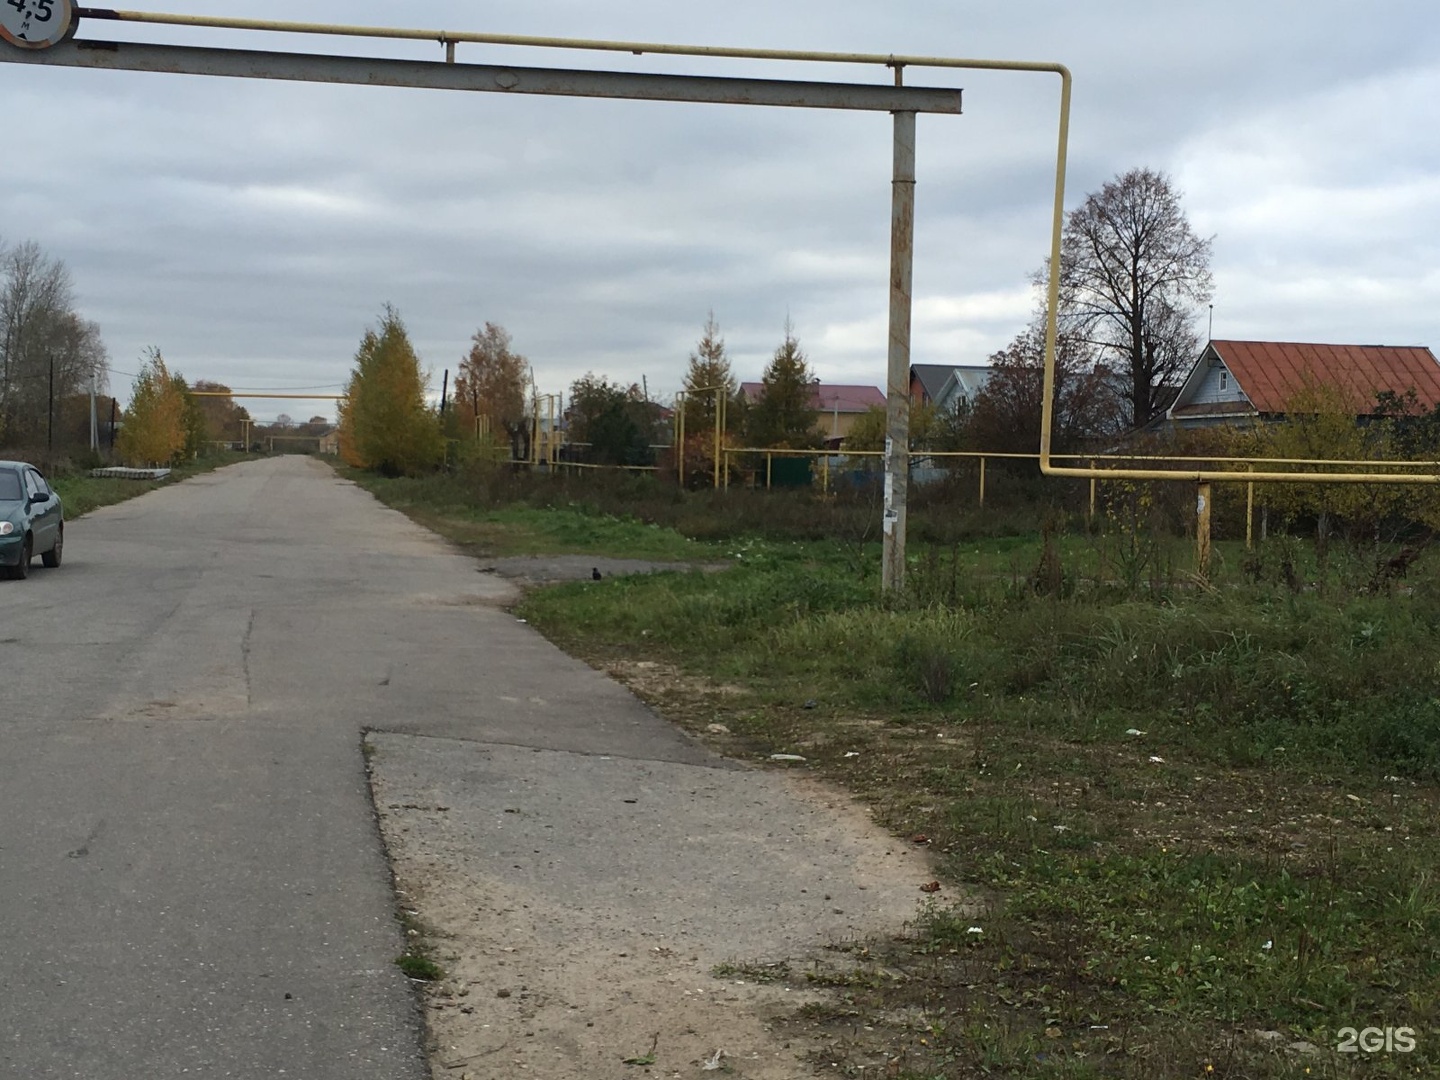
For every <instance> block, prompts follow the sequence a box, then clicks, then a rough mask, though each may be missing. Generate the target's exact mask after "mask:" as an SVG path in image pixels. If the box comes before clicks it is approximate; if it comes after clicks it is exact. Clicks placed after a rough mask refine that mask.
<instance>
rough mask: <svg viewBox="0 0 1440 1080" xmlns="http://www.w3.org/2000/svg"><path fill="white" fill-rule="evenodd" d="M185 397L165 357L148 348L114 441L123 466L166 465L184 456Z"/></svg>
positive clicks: (185, 433) (158, 351)
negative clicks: (118, 433)
mask: <svg viewBox="0 0 1440 1080" xmlns="http://www.w3.org/2000/svg"><path fill="white" fill-rule="evenodd" d="M187 434H188V432H187V429H186V405H185V395H184V394H182V393H181V391H180V389H179V387H178V386H177V385H176V381H175V378H174V377H173V376H172V375H171V374H170V370H169V369H168V368H167V367H166V366H165V358H164V357H163V356H162V355H161V354H160V350H159V349H156V348H152V349H150V350H149V351H148V352H147V353H146V355H145V360H144V362H143V363H141V365H140V371H139V373H138V374H137V375H136V376H135V382H134V384H133V385H132V387H131V389H130V406H129V408H127V409H126V410H125V419H124V424H123V426H122V427H121V429H120V435H119V437H118V439H117V440H116V448H117V449H118V450H119V452H120V458H121V460H122V461H124V462H125V464H127V465H134V466H151V465H169V464H171V463H172V462H173V461H174V460H175V459H176V458H177V457H178V456H179V455H181V454H183V453H184V450H185V440H186V437H187Z"/></svg>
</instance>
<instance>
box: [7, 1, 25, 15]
mask: <svg viewBox="0 0 1440 1080" xmlns="http://www.w3.org/2000/svg"><path fill="white" fill-rule="evenodd" d="M5 3H7V4H9V5H10V6H11V7H13V8H14V9H15V10H16V11H18V12H20V14H21V15H24V14H25V0H5Z"/></svg>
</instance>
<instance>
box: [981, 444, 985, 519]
mask: <svg viewBox="0 0 1440 1080" xmlns="http://www.w3.org/2000/svg"><path fill="white" fill-rule="evenodd" d="M980 506H981V508H982V509H983V508H984V506H985V459H984V458H983V457H982V458H981V459H980Z"/></svg>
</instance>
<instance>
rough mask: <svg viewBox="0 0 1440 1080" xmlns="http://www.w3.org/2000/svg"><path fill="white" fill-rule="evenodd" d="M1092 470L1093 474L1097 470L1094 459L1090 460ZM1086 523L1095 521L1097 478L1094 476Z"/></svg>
mask: <svg viewBox="0 0 1440 1080" xmlns="http://www.w3.org/2000/svg"><path fill="white" fill-rule="evenodd" d="M1090 470H1091V471H1092V472H1093V471H1094V470H1095V459H1094V458H1091V459H1090ZM1085 521H1086V522H1087V523H1093V522H1094V521H1095V477H1093V476H1092V477H1090V509H1089V510H1087V511H1086V512H1085Z"/></svg>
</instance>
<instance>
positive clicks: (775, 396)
mask: <svg viewBox="0 0 1440 1080" xmlns="http://www.w3.org/2000/svg"><path fill="white" fill-rule="evenodd" d="M761 382H762V383H763V389H762V390H761V391H760V400H759V401H757V402H755V404H754V405H753V406H752V407H751V409H750V414H749V417H748V420H749V436H750V439H749V441H750V442H752V443H753V444H754V445H756V446H765V447H777V448H779V447H783V448H785V449H790V450H800V449H808V448H811V447H816V446H819V445H820V435H819V432H817V431H816V429H815V421H816V419H817V418H818V417H819V415H820V413H819V410H817V409H816V408H815V377H814V376H813V375H812V374H811V372H810V365H809V363H808V361H807V360H806V358H805V353H804V351H803V350H802V349H801V348H800V340H799V339H798V338H797V337H796V336H795V328H794V327H793V326H791V325H790V323H788V322H787V323H786V324H785V341H784V343H783V344H781V346H780V347H779V348H778V349H776V350H775V356H774V358H773V359H772V360H771V361H770V363H769V365H767V366H766V368H765V375H764V377H763V378H762V380H761Z"/></svg>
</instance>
